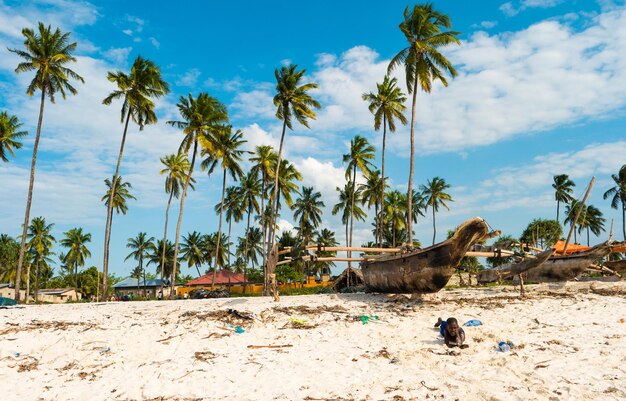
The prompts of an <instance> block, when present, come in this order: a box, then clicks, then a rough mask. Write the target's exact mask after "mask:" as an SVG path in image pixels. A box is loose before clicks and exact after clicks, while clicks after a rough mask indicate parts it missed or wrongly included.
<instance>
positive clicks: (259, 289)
mask: <svg viewBox="0 0 626 401" xmlns="http://www.w3.org/2000/svg"><path fill="white" fill-rule="evenodd" d="M332 285H333V283H332V282H331V281H328V279H326V280H324V278H323V277H322V282H321V283H318V282H317V281H315V277H314V276H309V277H307V282H306V283H305V284H300V283H285V284H279V285H278V290H279V291H284V290H286V289H291V288H314V287H332ZM199 288H204V289H207V290H210V289H211V286H210V285H201V286H193V287H187V286H183V287H179V288H178V290H177V292H176V295H178V296H179V297H183V296H184V295H185V294H188V293H189V292H190V291H192V290H196V289H199ZM214 288H215V289H228V290H229V291H230V292H231V293H233V294H243V285H241V284H238V285H231V286H228V285H216V286H215V287H214ZM262 293H263V284H258V283H257V284H248V285H246V294H262Z"/></svg>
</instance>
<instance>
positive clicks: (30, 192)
mask: <svg viewBox="0 0 626 401" xmlns="http://www.w3.org/2000/svg"><path fill="white" fill-rule="evenodd" d="M42 87H43V88H42V89H41V105H40V106H39V121H38V122H37V136H36V137H35V143H34V145H33V157H32V160H31V163H30V181H29V184H28V197H27V198H26V211H25V213H24V224H23V226H22V243H21V244H20V256H19V258H18V260H17V274H16V276H15V300H16V301H19V300H20V284H21V283H20V280H21V278H22V264H23V263H24V252H26V233H27V231H28V222H29V221H30V205H31V204H32V202H33V187H34V186H35V165H36V164H37V149H39V138H40V137H41V124H42V122H43V109H44V104H45V100H46V85H45V84H44V85H42ZM26 299H27V300H28V293H26Z"/></svg>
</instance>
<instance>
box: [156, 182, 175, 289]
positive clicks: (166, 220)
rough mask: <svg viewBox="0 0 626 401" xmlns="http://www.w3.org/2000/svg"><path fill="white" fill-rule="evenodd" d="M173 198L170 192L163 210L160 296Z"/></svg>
mask: <svg viewBox="0 0 626 401" xmlns="http://www.w3.org/2000/svg"><path fill="white" fill-rule="evenodd" d="M173 196H174V192H173V191H170V198H169V199H168V201H167V208H166V209H165V230H163V246H162V254H161V288H160V290H159V291H160V292H161V295H162V294H163V276H165V245H166V244H167V223H168V220H169V214H170V204H171V203H172V197H173Z"/></svg>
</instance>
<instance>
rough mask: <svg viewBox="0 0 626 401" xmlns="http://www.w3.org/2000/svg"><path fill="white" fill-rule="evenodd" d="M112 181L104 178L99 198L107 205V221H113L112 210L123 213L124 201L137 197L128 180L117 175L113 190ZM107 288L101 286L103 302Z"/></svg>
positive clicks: (104, 275) (104, 277) (124, 209)
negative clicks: (102, 194) (104, 190)
mask: <svg viewBox="0 0 626 401" xmlns="http://www.w3.org/2000/svg"><path fill="white" fill-rule="evenodd" d="M113 181H115V180H110V179H108V178H106V179H105V180H104V184H105V185H106V187H107V191H106V194H105V195H104V196H103V197H102V199H101V201H102V202H104V205H105V206H106V207H107V211H108V213H109V218H108V221H109V222H112V221H113V211H115V212H116V213H117V214H120V213H122V214H124V215H125V214H126V212H127V211H128V205H127V203H126V202H127V201H128V200H130V199H137V198H135V197H134V196H133V195H132V194H131V193H130V189H132V187H133V186H132V185H131V184H130V182H124V181H123V179H122V176H119V177H118V178H117V181H118V184H117V185H116V186H115V190H113V185H112V182H113ZM110 240H111V236H109V241H110ZM107 248H108V244H107ZM102 280H103V281H105V282H106V280H107V275H106V274H104V272H103V273H102ZM108 290H109V288H108V286H107V287H105V288H102V292H103V294H102V298H101V299H102V300H103V302H106V299H107V293H108Z"/></svg>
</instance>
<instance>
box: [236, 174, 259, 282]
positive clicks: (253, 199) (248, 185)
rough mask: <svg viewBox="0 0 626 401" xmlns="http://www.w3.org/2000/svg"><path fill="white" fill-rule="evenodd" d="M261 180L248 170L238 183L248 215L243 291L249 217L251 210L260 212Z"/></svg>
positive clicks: (246, 251) (245, 278)
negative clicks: (258, 199)
mask: <svg viewBox="0 0 626 401" xmlns="http://www.w3.org/2000/svg"><path fill="white" fill-rule="evenodd" d="M261 187H262V184H261V180H259V178H258V177H257V174H255V173H254V172H252V171H250V172H249V173H248V174H246V176H245V177H243V178H242V179H241V183H240V185H239V192H238V193H239V196H240V197H241V198H240V199H241V205H242V206H243V208H244V209H245V210H246V211H247V215H248V219H247V223H246V231H245V232H246V235H245V241H244V242H245V245H244V252H243V256H244V271H243V275H244V283H243V289H244V292H245V291H246V281H247V275H248V271H247V269H248V261H249V257H248V256H249V255H248V240H249V237H250V235H249V233H250V217H251V216H252V212H256V213H260V212H261V207H260V206H259V202H258V201H257V198H258V197H259V196H260V195H261Z"/></svg>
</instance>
